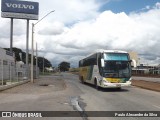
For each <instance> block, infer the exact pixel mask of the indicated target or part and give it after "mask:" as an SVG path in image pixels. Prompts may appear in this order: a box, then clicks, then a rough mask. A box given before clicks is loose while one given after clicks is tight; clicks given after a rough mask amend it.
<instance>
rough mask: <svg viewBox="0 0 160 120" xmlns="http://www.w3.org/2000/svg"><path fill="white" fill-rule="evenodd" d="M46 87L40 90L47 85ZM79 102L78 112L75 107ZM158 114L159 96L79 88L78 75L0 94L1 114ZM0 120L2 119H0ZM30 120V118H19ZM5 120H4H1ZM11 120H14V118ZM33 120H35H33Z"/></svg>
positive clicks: (107, 119)
mask: <svg viewBox="0 0 160 120" xmlns="http://www.w3.org/2000/svg"><path fill="white" fill-rule="evenodd" d="M47 84H48V86H41V85H47ZM76 101H79V105H80V108H78V107H77V106H76V105H75V104H76ZM74 110H85V111H160V93H159V92H154V91H150V90H145V89H141V88H137V87H130V88H125V89H122V90H121V91H118V90H115V89H101V90H100V91H97V90H96V89H95V88H94V87H93V86H91V85H86V84H85V85H84V84H81V83H80V81H79V80H78V76H77V75H73V74H70V73H62V74H61V75H58V76H45V77H42V78H41V79H40V80H39V81H36V83H34V84H32V83H27V84H24V85H21V86H18V87H15V88H12V89H9V90H5V91H3V92H0V111H74ZM1 119H2V118H1ZM20 119H24V120H32V119H31V118H30V119H29V118H20ZM59 119H60V120H81V119H82V118H65V117H61V118H55V117H53V118H45V119H44V118H42V119H40V118H38V120H59ZM128 119H129V120H130V119H131V120H158V119H157V118H156V117H153V118H151V117H150V118H138V117H132V118H131V117H130V118H127V117H123V118H115V117H105V118H100V117H88V118H87V117H84V118H83V120H128ZM2 120H6V119H2ZM11 120H17V118H13V119H11ZM33 120H34V119H33Z"/></svg>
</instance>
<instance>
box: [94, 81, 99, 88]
mask: <svg viewBox="0 0 160 120" xmlns="http://www.w3.org/2000/svg"><path fill="white" fill-rule="evenodd" d="M94 86H95V88H96V89H97V90H99V86H98V84H97V79H95V80H94Z"/></svg>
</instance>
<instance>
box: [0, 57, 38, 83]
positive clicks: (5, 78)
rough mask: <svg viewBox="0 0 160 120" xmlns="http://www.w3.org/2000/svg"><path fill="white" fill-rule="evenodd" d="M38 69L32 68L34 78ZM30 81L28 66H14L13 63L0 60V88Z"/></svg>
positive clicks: (36, 76)
mask: <svg viewBox="0 0 160 120" xmlns="http://www.w3.org/2000/svg"><path fill="white" fill-rule="evenodd" d="M38 75H39V69H38V68H37V72H36V68H35V67H34V78H38ZM29 79H30V66H26V65H25V64H15V62H13V61H8V60H0V86H4V85H11V84H15V83H18V82H21V81H25V80H29Z"/></svg>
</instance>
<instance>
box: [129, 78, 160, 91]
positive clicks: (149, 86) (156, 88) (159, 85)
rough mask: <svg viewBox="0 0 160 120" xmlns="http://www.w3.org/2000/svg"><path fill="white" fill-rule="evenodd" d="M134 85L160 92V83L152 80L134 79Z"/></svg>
mask: <svg viewBox="0 0 160 120" xmlns="http://www.w3.org/2000/svg"><path fill="white" fill-rule="evenodd" d="M132 85H133V86H138V87H141V88H144V89H149V90H153V91H158V92H160V83H158V82H150V81H144V80H132Z"/></svg>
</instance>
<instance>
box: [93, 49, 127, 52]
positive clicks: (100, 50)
mask: <svg viewBox="0 0 160 120" xmlns="http://www.w3.org/2000/svg"><path fill="white" fill-rule="evenodd" d="M98 52H100V53H103V52H105V53H128V52H126V51H121V50H103V49H99V50H96V51H95V52H94V53H98Z"/></svg>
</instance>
